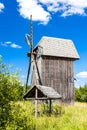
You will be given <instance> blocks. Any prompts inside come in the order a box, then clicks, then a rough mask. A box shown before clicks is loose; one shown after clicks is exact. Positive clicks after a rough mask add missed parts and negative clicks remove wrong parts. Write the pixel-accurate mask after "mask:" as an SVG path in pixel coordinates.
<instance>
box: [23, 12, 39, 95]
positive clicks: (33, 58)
mask: <svg viewBox="0 0 87 130" xmlns="http://www.w3.org/2000/svg"><path fill="white" fill-rule="evenodd" d="M32 30H33V29H32V15H30V35H29V34H26V35H25V39H26V42H27V44H28V46H29V48H30V52H28V53H27V56H28V57H29V65H28V71H27V76H26V82H25V90H24V93H26V92H27V87H28V80H29V75H30V70H31V65H32V64H33V66H35V70H36V77H38V78H39V82H38V83H37V84H41V80H40V74H39V69H38V65H37V52H34V51H33V34H32V32H33V31H32Z"/></svg>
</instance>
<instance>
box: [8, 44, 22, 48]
mask: <svg viewBox="0 0 87 130" xmlns="http://www.w3.org/2000/svg"><path fill="white" fill-rule="evenodd" d="M10 46H11V47H12V48H22V47H21V46H19V45H17V44H15V43H12V44H11V45H10Z"/></svg>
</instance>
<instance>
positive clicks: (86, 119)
mask: <svg viewBox="0 0 87 130" xmlns="http://www.w3.org/2000/svg"><path fill="white" fill-rule="evenodd" d="M11 105H12V104H11ZM59 106H60V105H59ZM41 107H42V106H40V109H41ZM59 108H60V107H59ZM61 108H62V112H61V113H59V114H57V113H55V114H54V113H53V114H52V115H51V116H47V115H46V114H41V115H40V116H38V117H37V118H35V117H34V105H33V104H32V103H30V102H29V101H27V102H24V103H23V102H17V103H15V104H14V103H13V105H12V114H13V122H12V123H11V122H10V123H8V125H7V129H6V130H86V129H87V103H78V102H76V103H75V104H74V105H63V106H61Z"/></svg>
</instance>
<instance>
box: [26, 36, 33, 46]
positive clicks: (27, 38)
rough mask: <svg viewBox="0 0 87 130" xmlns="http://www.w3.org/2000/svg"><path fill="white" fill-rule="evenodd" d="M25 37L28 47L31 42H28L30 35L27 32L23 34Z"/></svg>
mask: <svg viewBox="0 0 87 130" xmlns="http://www.w3.org/2000/svg"><path fill="white" fill-rule="evenodd" d="M25 39H26V42H27V43H28V45H29V46H30V48H31V47H32V44H31V42H30V40H29V39H30V35H29V34H26V35H25Z"/></svg>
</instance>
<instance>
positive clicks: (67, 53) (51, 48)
mask: <svg viewBox="0 0 87 130" xmlns="http://www.w3.org/2000/svg"><path fill="white" fill-rule="evenodd" d="M37 46H41V47H42V48H43V55H48V56H58V57H67V58H74V59H79V55H78V52H77V50H76V48H75V46H74V43H73V42H72V40H66V39H60V38H52V37H46V36H43V37H42V39H41V40H40V41H39V43H38V45H37Z"/></svg>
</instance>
